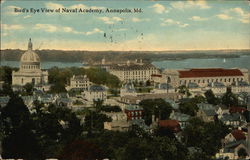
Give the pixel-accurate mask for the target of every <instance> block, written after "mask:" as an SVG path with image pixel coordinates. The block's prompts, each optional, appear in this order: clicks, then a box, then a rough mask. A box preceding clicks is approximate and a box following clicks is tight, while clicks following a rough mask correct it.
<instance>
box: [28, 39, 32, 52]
mask: <svg viewBox="0 0 250 160" xmlns="http://www.w3.org/2000/svg"><path fill="white" fill-rule="evenodd" d="M28 50H32V42H31V38H30V40H29V44H28Z"/></svg>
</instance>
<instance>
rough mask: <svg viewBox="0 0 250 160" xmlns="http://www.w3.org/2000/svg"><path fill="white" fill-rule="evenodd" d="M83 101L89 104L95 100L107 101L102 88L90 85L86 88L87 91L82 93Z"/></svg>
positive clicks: (105, 93) (104, 89)
mask: <svg viewBox="0 0 250 160" xmlns="http://www.w3.org/2000/svg"><path fill="white" fill-rule="evenodd" d="M82 94H83V97H84V99H86V100H87V101H89V102H93V101H97V100H104V101H105V100H106V99H107V90H106V88H104V87H103V86H99V85H92V86H90V87H89V88H88V90H86V91H84V92H83V93H82Z"/></svg>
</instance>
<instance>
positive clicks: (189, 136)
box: [183, 118, 229, 158]
mask: <svg viewBox="0 0 250 160" xmlns="http://www.w3.org/2000/svg"><path fill="white" fill-rule="evenodd" d="M228 133H229V129H228V128H227V126H225V125H224V124H223V123H221V122H216V123H214V122H209V123H205V122H203V121H202V120H201V119H198V118H193V119H191V120H190V121H189V125H187V126H186V128H185V129H184V130H183V137H184V138H183V141H184V143H185V145H186V146H187V147H195V148H199V149H201V152H204V153H205V154H206V155H208V156H210V158H211V156H213V155H214V154H215V153H216V152H217V151H218V149H219V148H220V145H221V139H222V138H224V137H225V135H227V134H228ZM194 139H195V141H194Z"/></svg>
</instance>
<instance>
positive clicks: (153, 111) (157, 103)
mask: <svg viewBox="0 0 250 160" xmlns="http://www.w3.org/2000/svg"><path fill="white" fill-rule="evenodd" d="M139 105H140V106H142V107H143V110H144V115H143V118H144V120H145V123H146V124H147V125H150V124H151V123H152V115H155V117H156V118H159V119H161V120H164V119H168V118H169V116H170V113H171V112H172V107H171V105H170V104H169V103H168V102H166V101H164V100H163V99H146V100H142V101H141V102H140V104H139Z"/></svg>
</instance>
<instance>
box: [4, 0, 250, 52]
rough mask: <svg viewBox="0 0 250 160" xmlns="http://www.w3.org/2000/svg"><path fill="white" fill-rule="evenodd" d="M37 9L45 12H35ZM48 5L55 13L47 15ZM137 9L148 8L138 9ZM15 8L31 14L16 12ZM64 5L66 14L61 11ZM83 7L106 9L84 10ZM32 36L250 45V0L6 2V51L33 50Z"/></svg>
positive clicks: (137, 45)
mask: <svg viewBox="0 0 250 160" xmlns="http://www.w3.org/2000/svg"><path fill="white" fill-rule="evenodd" d="M31 8H33V9H36V10H39V12H37V13H34V12H33V13H31V12H30V9H31ZM42 8H46V9H50V10H53V13H51V12H50V13H44V12H42ZM63 8H65V9H68V10H72V11H73V9H76V10H77V13H67V12H62V11H63ZM134 8H138V9H141V11H142V12H137V13H135V12H134ZM15 9H16V10H19V11H20V10H24V11H25V12H15ZM58 9H60V10H59V11H60V12H55V11H56V10H57V11H58ZM80 9H81V10H89V9H93V10H98V11H99V10H102V12H101V13H96V12H95V13H86V12H79V10H80ZM107 9H123V10H126V9H127V10H128V9H130V10H132V13H126V12H125V13H108V12H107ZM26 10H28V12H27V11H26ZM33 11H34V10H33ZM29 38H32V42H33V48H34V49H59V50H90V51H107V50H114V51H132V50H133V51H166V50H216V49H250V3H249V1H222V0H220V1H205V0H196V1H192V0H188V1H119V2H118V1H14V0H12V1H2V2H1V49H27V43H28V39H29Z"/></svg>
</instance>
